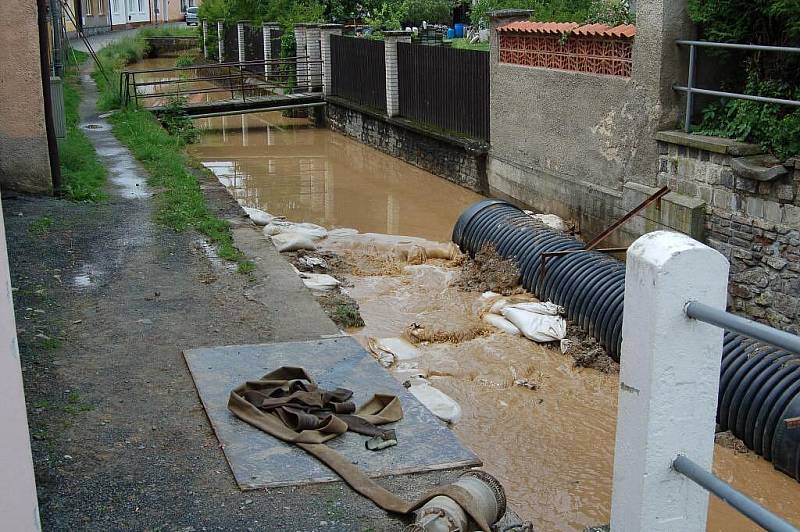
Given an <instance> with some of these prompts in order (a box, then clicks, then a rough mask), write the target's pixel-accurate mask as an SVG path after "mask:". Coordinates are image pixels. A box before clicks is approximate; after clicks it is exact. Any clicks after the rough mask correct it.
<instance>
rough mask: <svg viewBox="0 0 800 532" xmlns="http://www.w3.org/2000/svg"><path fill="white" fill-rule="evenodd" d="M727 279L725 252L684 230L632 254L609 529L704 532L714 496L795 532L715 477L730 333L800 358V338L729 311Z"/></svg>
mask: <svg viewBox="0 0 800 532" xmlns="http://www.w3.org/2000/svg"><path fill="white" fill-rule="evenodd" d="M728 273H729V264H728V261H727V260H726V259H725V257H723V256H722V255H721V254H720V253H719V252H717V251H715V250H713V249H711V248H710V247H708V246H705V245H704V244H701V243H700V242H697V241H695V240H693V239H691V238H689V237H688V236H685V235H682V234H678V233H672V232H667V231H657V232H655V233H650V234H647V235H644V236H642V237H641V238H639V239H638V240H636V242H634V243H633V245H631V247H630V248H629V249H628V253H627V261H626V273H625V295H624V300H625V306H624V311H623V312H624V315H623V325H622V336H623V340H622V354H621V357H620V362H621V365H620V376H619V392H618V393H619V406H618V410H617V433H616V446H615V451H614V478H613V489H612V502H611V530H650V531H667V530H681V531H686V532H701V531H702V532H704V531H705V530H706V517H707V512H708V493H709V492H710V493H713V494H714V495H716V496H717V497H719V498H720V499H721V500H723V501H724V502H726V503H727V504H729V505H730V506H731V507H733V508H735V509H736V510H737V511H739V512H740V513H742V514H743V515H745V516H747V517H748V518H750V519H751V520H753V521H754V522H755V523H757V524H758V525H760V526H762V527H764V528H766V529H767V530H776V531H777V530H779V531H795V532H796V531H797V529H796V528H795V527H794V526H792V525H791V524H789V523H788V522H786V521H785V520H784V519H782V518H781V517H779V516H777V515H775V514H774V513H773V512H770V511H769V510H767V509H766V508H764V507H763V506H761V505H760V504H758V503H757V502H755V501H754V500H752V499H750V498H749V497H747V496H746V495H744V494H743V493H741V492H740V491H738V490H736V489H735V488H733V487H732V486H730V485H729V484H727V483H726V482H724V481H722V480H721V479H719V478H717V477H716V476H714V474H713V473H711V471H710V470H711V466H712V462H713V456H714V432H715V427H716V412H717V402H718V400H720V396H719V393H720V392H719V390H720V385H719V383H720V379H719V375H720V368H721V367H722V365H723V360H725V363H726V364H731V357H730V353H728V356H727V358H724V359H723V333H724V330H727V331H728V334H739V335H742V336H746V337H749V338H752V339H755V340H759V341H761V342H764V343H766V344H769V345H770V346H773V348H774V349H783V350H786V351H787V352H789V353H800V338H798V337H797V336H794V335H792V334H789V333H786V332H783V331H779V330H777V329H774V328H772V327H768V326H766V325H763V324H759V323H756V322H753V321H750V320H747V319H745V318H742V317H740V316H736V315H734V314H730V313H728V312H726V311H725V306H726V301H727V281H728ZM770 352H771V351H769V350H765V351H763V352H761V353H760V354H757V355H755V356H754V357H753V359H752V360H750V359H748V360H750V362H751V363H756V362H758V361H759V360H760V358H759V357H763V356H765V355H769V354H770ZM764 360H767V359H764ZM728 367H729V368H730V367H732V365H730V366H728ZM751 367H752V366H751ZM795 390H797V388H795ZM790 391H791V390H790V389H789V388H787V390H786V392H784V394H786V393H789V392H790ZM798 397H800V396H798ZM781 404H782V405H784V406H786V404H787V403H786V402H784V403H781ZM774 408H780V407H779V406H778V405H777V404H776V405H775V406H774ZM781 410H782V411H783V413H782V414H781V418H784V417H785V416H787V415H788V416H789V418H786V419H783V422H784V423H785V424H786V426H787V428H788V427H794V426H795V424H796V425H797V426H798V428H800V418H791V416H793V415H796V414H791V412H790V410H789V408H788V407H787V408H786V409H783V408H781ZM779 414H780V412H779ZM794 430H796V429H794ZM791 454H792V456H794V450H792V453H791ZM773 458H774V457H773Z"/></svg>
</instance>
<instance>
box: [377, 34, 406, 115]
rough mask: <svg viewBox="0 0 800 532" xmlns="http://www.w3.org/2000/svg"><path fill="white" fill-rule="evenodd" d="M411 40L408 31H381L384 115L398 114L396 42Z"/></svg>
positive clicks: (398, 94)
mask: <svg viewBox="0 0 800 532" xmlns="http://www.w3.org/2000/svg"><path fill="white" fill-rule="evenodd" d="M399 42H405V43H410V42H411V32H410V31H386V32H384V33H383V46H384V48H383V53H384V57H385V59H386V115H387V116H389V117H392V116H398V115H399V114H400V80H399V79H398V75H397V43H399Z"/></svg>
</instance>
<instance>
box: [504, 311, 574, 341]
mask: <svg viewBox="0 0 800 532" xmlns="http://www.w3.org/2000/svg"><path fill="white" fill-rule="evenodd" d="M503 317H504V318H505V319H507V320H508V321H510V322H511V323H513V324H514V325H516V326H517V328H518V329H519V330H520V332H522V334H523V335H524V336H525V337H526V338H528V339H530V340H533V341H534V342H554V341H557V340H561V339H563V338H564V337H565V336H566V335H567V322H566V320H564V318H562V317H561V316H551V315H548V314H538V313H536V312H530V311H528V310H523V309H521V308H515V306H509V307H506V308H504V309H503Z"/></svg>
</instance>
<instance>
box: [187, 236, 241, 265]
mask: <svg viewBox="0 0 800 532" xmlns="http://www.w3.org/2000/svg"><path fill="white" fill-rule="evenodd" d="M194 245H195V247H196V248H197V249H199V250H201V251H202V252H203V253H204V254H205V256H206V257H208V261H209V262H210V263H211V267H212V268H213V269H214V271H217V272H227V273H231V272H235V271H236V269H237V267H238V265H237V264H236V263H235V262H230V261H227V260H223V259H221V258H220V257H219V255H218V254H217V250H216V249H215V248H214V246H212V245H211V244H209V243H208V242H206V241H205V240H203V239H198V240H195V241H194Z"/></svg>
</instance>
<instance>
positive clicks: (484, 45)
mask: <svg viewBox="0 0 800 532" xmlns="http://www.w3.org/2000/svg"><path fill="white" fill-rule="evenodd" d="M450 43H451V45H452V46H453V48H458V49H460V50H480V51H482V52H488V51H489V43H488V42H476V43H474V44H472V43H470V42H469V39H467V38H460V39H453V40H451V41H450Z"/></svg>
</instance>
